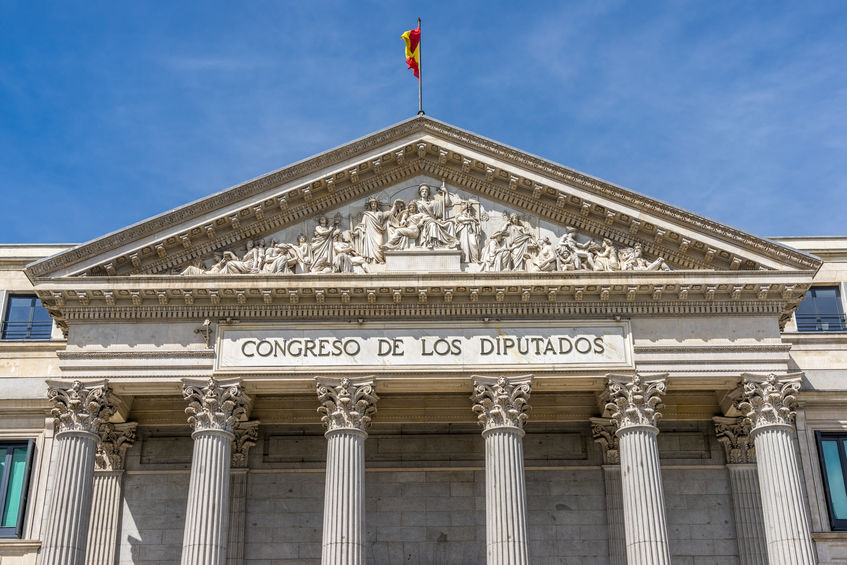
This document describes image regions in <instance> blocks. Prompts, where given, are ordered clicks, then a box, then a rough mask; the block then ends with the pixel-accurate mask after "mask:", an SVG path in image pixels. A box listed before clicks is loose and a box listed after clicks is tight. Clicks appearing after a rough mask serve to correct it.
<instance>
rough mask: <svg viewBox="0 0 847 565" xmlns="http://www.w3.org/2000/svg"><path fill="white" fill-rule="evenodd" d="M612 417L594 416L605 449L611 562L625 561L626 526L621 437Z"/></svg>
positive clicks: (621, 564)
mask: <svg viewBox="0 0 847 565" xmlns="http://www.w3.org/2000/svg"><path fill="white" fill-rule="evenodd" d="M615 430H616V426H615V425H614V424H613V423H612V421H611V419H609V418H591V433H592V435H593V437H594V441H595V442H597V443H598V444H600V447H601V449H602V450H603V486H604V488H605V491H606V524H607V527H608V530H609V565H626V528H625V527H624V517H623V493H622V491H621V455H620V440H619V439H618V436H616V435H615Z"/></svg>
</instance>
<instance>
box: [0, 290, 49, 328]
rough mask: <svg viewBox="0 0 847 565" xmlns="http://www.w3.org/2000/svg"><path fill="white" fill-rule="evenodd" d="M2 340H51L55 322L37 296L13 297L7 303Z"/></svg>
mask: <svg viewBox="0 0 847 565" xmlns="http://www.w3.org/2000/svg"><path fill="white" fill-rule="evenodd" d="M2 326H3V331H2V339H50V336H51V335H52V334H53V320H51V319H50V314H48V313H47V308H45V307H44V306H42V305H41V300H39V299H38V297H37V296H33V295H29V294H25V295H15V294H13V295H11V296H9V298H8V300H7V301H6V311H5V312H4V315H3V321H2Z"/></svg>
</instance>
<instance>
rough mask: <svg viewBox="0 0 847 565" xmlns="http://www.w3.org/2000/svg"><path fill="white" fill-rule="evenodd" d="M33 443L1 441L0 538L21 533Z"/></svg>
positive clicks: (17, 536)
mask: <svg viewBox="0 0 847 565" xmlns="http://www.w3.org/2000/svg"><path fill="white" fill-rule="evenodd" d="M34 446H35V442H34V441H33V440H25V441H0V538H19V537H21V533H22V532H23V525H24V512H25V511H26V495H27V491H28V490H29V475H30V467H31V466H32V454H33V449H34Z"/></svg>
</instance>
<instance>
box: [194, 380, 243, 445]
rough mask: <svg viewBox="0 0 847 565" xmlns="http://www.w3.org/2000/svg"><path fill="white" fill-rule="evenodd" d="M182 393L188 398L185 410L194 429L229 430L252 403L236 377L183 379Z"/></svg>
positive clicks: (230, 430)
mask: <svg viewBox="0 0 847 565" xmlns="http://www.w3.org/2000/svg"><path fill="white" fill-rule="evenodd" d="M204 382H205V385H204V384H203V383H204ZM182 395H183V397H184V398H185V400H187V401H188V408H186V409H185V413H186V414H188V423H189V424H190V425H191V426H192V427H193V428H194V431H195V432H203V431H213V430H215V431H222V432H228V433H233V429H234V427H235V424H236V423H237V422H240V421H242V420H245V419H246V418H247V412H248V410H249V409H250V407H251V403H252V399H251V398H250V397H249V396H248V395H247V393H245V392H244V388H243V387H242V386H241V382H240V381H238V380H227V381H218V380H216V379H214V378H211V379H209V380H208V381H195V380H190V379H185V380H183V387H182Z"/></svg>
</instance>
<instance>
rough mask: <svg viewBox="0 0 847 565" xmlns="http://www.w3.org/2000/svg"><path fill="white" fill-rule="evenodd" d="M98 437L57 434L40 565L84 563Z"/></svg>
mask: <svg viewBox="0 0 847 565" xmlns="http://www.w3.org/2000/svg"><path fill="white" fill-rule="evenodd" d="M97 441H98V437H97V436H96V435H95V434H93V433H88V432H77V431H69V432H60V433H58V434H56V446H57V448H58V450H59V454H58V458H57V459H58V460H57V464H56V472H55V473H54V474H53V476H54V477H55V482H54V483H53V492H52V493H51V497H50V498H51V504H50V508H49V510H48V515H47V524H46V529H45V532H44V541H43V543H42V546H41V553H40V554H39V556H38V562H39V563H40V564H42V565H83V564H84V563H85V544H86V540H87V537H88V520H89V515H90V514H91V495H92V491H93V489H94V455H95V453H96V452H97Z"/></svg>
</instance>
